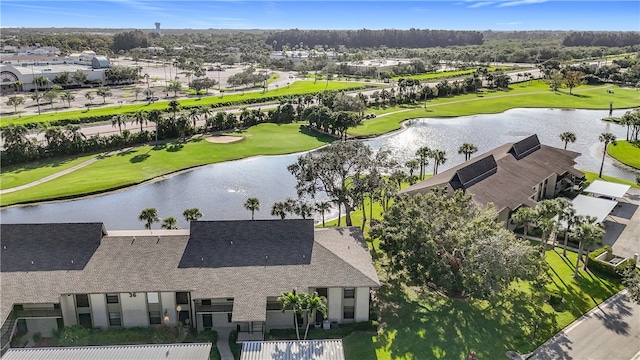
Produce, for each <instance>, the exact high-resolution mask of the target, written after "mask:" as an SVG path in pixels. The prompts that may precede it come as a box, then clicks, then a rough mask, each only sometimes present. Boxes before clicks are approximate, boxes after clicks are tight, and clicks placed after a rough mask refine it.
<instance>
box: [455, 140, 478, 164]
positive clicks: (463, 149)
mask: <svg viewBox="0 0 640 360" xmlns="http://www.w3.org/2000/svg"><path fill="white" fill-rule="evenodd" d="M476 151H478V147H477V146H475V145H473V144H471V143H464V144H462V145H461V146H460V148H459V149H458V154H464V161H468V160H469V159H471V154H473V153H475V152H476Z"/></svg>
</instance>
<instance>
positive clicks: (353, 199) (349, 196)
mask: <svg viewBox="0 0 640 360" xmlns="http://www.w3.org/2000/svg"><path fill="white" fill-rule="evenodd" d="M379 154H381V153H379ZM384 154H387V155H388V153H387V152H384ZM387 164H388V160H387V159H376V161H372V152H371V148H369V147H368V146H366V145H364V144H363V143H361V142H359V141H337V142H334V143H332V144H330V145H328V146H326V147H324V148H321V149H320V150H318V151H314V152H311V153H308V154H306V155H304V156H300V157H298V161H297V162H296V163H294V164H291V165H289V166H288V167H287V169H288V170H289V172H290V173H291V174H293V175H294V176H295V177H296V179H297V184H296V190H297V191H298V196H303V195H309V196H310V197H311V198H313V197H315V195H316V194H317V192H318V191H324V192H325V193H326V194H327V196H329V197H330V198H331V200H332V201H333V202H335V203H337V204H339V205H342V206H344V207H345V221H346V224H347V226H351V225H352V222H351V212H352V211H353V209H354V208H355V206H356V205H357V204H359V202H358V199H359V195H360V194H358V193H357V192H356V189H353V188H350V187H349V181H350V180H349V179H354V178H357V177H359V176H361V175H364V174H366V173H368V172H370V171H371V169H372V168H373V167H374V166H376V167H384V166H387Z"/></svg>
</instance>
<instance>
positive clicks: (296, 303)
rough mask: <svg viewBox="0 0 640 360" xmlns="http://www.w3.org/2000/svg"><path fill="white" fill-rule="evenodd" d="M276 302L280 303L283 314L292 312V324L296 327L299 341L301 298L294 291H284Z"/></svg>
mask: <svg viewBox="0 0 640 360" xmlns="http://www.w3.org/2000/svg"><path fill="white" fill-rule="evenodd" d="M278 301H280V302H281V303H282V312H283V313H284V312H285V311H287V309H291V310H293V322H294V324H295V326H296V336H297V338H298V340H300V330H299V329H298V326H299V325H298V314H299V313H301V312H302V301H303V297H301V296H300V295H298V293H297V292H296V289H293V290H292V291H285V292H283V293H282V295H280V297H278Z"/></svg>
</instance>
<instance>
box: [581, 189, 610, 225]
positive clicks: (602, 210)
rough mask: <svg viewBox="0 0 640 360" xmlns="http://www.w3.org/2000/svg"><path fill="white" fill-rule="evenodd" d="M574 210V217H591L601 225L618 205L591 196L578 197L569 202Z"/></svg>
mask: <svg viewBox="0 0 640 360" xmlns="http://www.w3.org/2000/svg"><path fill="white" fill-rule="evenodd" d="M571 203H572V204H573V207H574V208H575V209H576V215H582V216H587V215H588V216H593V217H595V218H597V219H598V220H597V222H598V223H601V222H603V221H604V219H605V218H606V217H607V215H609V213H611V211H612V210H613V208H615V207H616V205H618V202H617V201H613V200H607V199H600V198H596V197H593V196H586V195H578V196H576V197H575V199H573V200H572V201H571Z"/></svg>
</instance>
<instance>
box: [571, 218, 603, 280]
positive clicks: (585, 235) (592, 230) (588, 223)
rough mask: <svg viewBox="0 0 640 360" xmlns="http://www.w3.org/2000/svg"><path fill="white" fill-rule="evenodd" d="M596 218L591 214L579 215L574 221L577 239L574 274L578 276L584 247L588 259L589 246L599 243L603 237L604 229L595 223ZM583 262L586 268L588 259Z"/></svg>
mask: <svg viewBox="0 0 640 360" xmlns="http://www.w3.org/2000/svg"><path fill="white" fill-rule="evenodd" d="M596 220H597V219H596V218H595V217H592V216H585V217H582V216H580V217H578V220H577V221H576V226H575V228H574V236H575V238H576V239H577V240H578V258H577V259H576V268H575V272H574V274H573V275H574V276H578V269H579V267H580V261H582V258H583V252H584V249H585V248H586V251H587V259H588V258H589V250H590V248H591V247H592V246H593V245H595V244H598V243H601V242H602V238H603V237H604V234H605V232H604V229H603V228H602V226H601V225H600V224H597V223H596ZM583 262H584V266H585V268H586V267H587V262H588V260H585V261H583Z"/></svg>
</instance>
